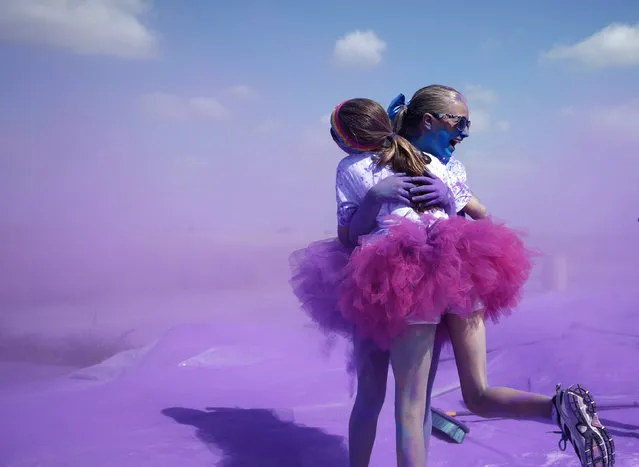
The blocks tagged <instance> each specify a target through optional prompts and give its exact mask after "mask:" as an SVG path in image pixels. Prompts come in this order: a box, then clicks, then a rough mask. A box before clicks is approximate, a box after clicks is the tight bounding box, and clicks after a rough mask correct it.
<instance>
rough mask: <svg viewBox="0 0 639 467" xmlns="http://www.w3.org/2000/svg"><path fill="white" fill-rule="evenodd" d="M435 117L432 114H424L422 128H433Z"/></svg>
mask: <svg viewBox="0 0 639 467" xmlns="http://www.w3.org/2000/svg"><path fill="white" fill-rule="evenodd" d="M434 122H435V117H433V116H432V115H431V114H424V116H423V117H422V130H432V129H433V123H434Z"/></svg>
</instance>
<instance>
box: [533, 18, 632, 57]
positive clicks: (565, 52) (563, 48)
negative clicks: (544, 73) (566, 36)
mask: <svg viewBox="0 0 639 467" xmlns="http://www.w3.org/2000/svg"><path fill="white" fill-rule="evenodd" d="M542 58H545V59H549V60H566V61H571V62H575V63H579V64H582V65H586V66H589V67H592V68H613V67H630V66H639V25H635V26H630V25H625V24H611V25H608V26H606V27H605V28H603V29H602V30H601V31H598V32H596V33H595V34H593V35H592V36H590V37H588V38H586V39H584V40H583V41H581V42H578V43H576V44H573V45H556V46H554V47H553V48H551V49H550V50H549V51H547V52H544V53H543V54H542Z"/></svg>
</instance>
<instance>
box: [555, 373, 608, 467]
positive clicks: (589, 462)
mask: <svg viewBox="0 0 639 467" xmlns="http://www.w3.org/2000/svg"><path fill="white" fill-rule="evenodd" d="M563 397H565V398H568V399H567V401H568V404H569V405H570V406H571V407H572V408H573V410H574V412H575V413H576V414H577V420H578V423H579V424H580V425H582V426H585V427H586V431H584V432H583V433H581V432H579V430H578V429H577V431H578V432H579V435H580V436H581V437H583V439H584V441H585V443H584V444H585V446H584V453H585V456H586V459H581V456H580V455H579V453H578V452H577V448H576V447H575V445H574V444H573V443H572V434H571V433H570V430H569V428H568V426H567V425H566V424H564V426H563V428H562V429H563V431H564V433H566V434H567V436H568V438H569V440H570V441H571V444H573V447H574V448H575V452H577V455H578V456H579V458H580V460H581V465H582V467H593V466H600V467H613V466H614V465H615V444H614V441H613V439H612V437H611V436H610V433H609V432H608V430H606V428H605V427H603V426H601V427H598V426H593V425H592V419H593V418H596V419H597V420H598V419H599V417H598V416H597V410H596V408H595V403H594V399H593V398H592V396H591V395H590V392H589V391H588V390H586V389H585V388H584V387H582V386H576V387H571V388H568V389H567V390H566V392H565V393H564V395H563ZM580 402H581V403H580ZM582 405H585V406H586V412H587V413H588V416H589V417H590V420H589V419H588V418H586V417H585V416H584V413H583V412H582ZM593 444H594V445H596V446H597V448H598V449H599V452H600V455H599V457H597V458H594V457H593V453H592V446H593Z"/></svg>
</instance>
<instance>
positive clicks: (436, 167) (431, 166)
mask: <svg viewBox="0 0 639 467" xmlns="http://www.w3.org/2000/svg"><path fill="white" fill-rule="evenodd" d="M427 168H428V171H429V172H430V173H432V174H433V175H435V176H437V177H438V178H440V179H444V178H445V177H446V175H447V174H446V166H444V164H442V163H441V161H440V160H439V159H437V158H436V157H434V156H430V162H429V163H428V167H427Z"/></svg>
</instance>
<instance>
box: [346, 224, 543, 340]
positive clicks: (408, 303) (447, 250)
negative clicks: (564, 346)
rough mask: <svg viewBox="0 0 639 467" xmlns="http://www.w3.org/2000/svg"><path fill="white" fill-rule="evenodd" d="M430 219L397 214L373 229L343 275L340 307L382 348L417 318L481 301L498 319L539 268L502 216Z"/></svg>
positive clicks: (464, 310) (472, 307)
mask: <svg viewBox="0 0 639 467" xmlns="http://www.w3.org/2000/svg"><path fill="white" fill-rule="evenodd" d="M423 220H424V222H423V223H418V222H414V221H411V220H408V219H406V218H400V217H395V218H394V222H392V225H391V226H390V227H389V229H388V231H387V233H385V234H381V235H380V234H372V235H369V236H367V237H365V238H364V239H363V240H362V242H361V246H359V247H357V248H356V249H355V250H354V251H353V252H352V254H351V257H350V261H349V262H348V264H347V265H346V271H345V274H344V275H343V276H342V277H343V282H342V283H341V288H340V294H339V306H338V309H339V310H341V312H342V314H343V316H344V318H345V320H346V322H347V323H354V325H355V327H356V330H357V332H358V333H359V334H360V335H361V336H362V337H366V338H370V339H373V340H374V341H375V343H376V344H377V345H378V346H379V347H381V348H388V347H389V346H390V343H391V342H392V340H393V339H394V338H395V337H396V336H397V335H399V334H400V333H401V332H403V331H404V330H405V328H406V326H407V325H408V323H409V322H410V321H420V322H430V323H438V322H439V321H440V319H441V315H442V314H443V313H446V312H452V313H456V314H458V315H460V316H470V315H471V314H473V313H474V312H475V311H476V310H477V306H478V304H481V305H482V306H483V309H484V312H485V315H486V317H488V318H490V319H492V320H493V321H497V320H498V319H499V317H500V316H501V315H504V314H508V313H509V312H510V309H511V308H513V307H515V306H516V305H517V304H518V303H519V300H520V299H521V293H522V289H523V287H524V285H525V283H526V281H527V279H528V277H529V275H530V272H531V269H532V255H533V253H532V251H530V250H528V249H527V248H526V247H525V246H524V244H523V242H522V240H521V238H520V237H519V236H518V235H517V234H516V233H515V232H514V231H513V230H511V229H509V228H507V227H505V226H504V225H502V224H497V223H495V222H493V221H492V220H490V219H482V220H479V221H470V220H467V219H464V218H462V217H454V218H451V219H446V220H437V221H435V222H432V218H430V217H428V215H425V217H424V219H423Z"/></svg>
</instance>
